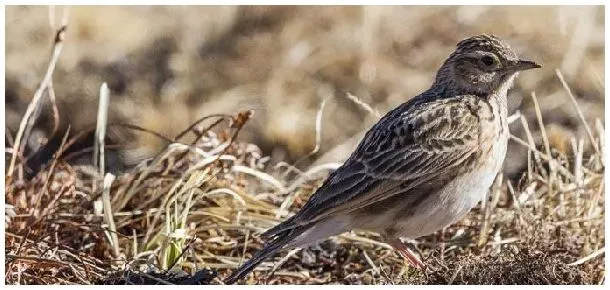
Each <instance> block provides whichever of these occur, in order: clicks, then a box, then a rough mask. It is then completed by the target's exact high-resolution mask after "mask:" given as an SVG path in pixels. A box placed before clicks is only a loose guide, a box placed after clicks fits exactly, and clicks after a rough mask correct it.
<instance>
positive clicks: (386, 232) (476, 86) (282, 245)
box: [225, 35, 540, 284]
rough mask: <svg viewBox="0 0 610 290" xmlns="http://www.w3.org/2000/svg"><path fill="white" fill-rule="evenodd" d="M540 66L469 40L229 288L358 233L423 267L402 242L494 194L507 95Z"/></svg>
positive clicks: (281, 227) (495, 42)
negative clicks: (274, 258)
mask: <svg viewBox="0 0 610 290" xmlns="http://www.w3.org/2000/svg"><path fill="white" fill-rule="evenodd" d="M534 68H540V65H538V64H536V63H535V62H532V61H528V60H521V59H519V58H518V57H517V55H516V54H515V52H514V51H513V50H512V49H511V48H510V47H509V46H508V45H507V44H506V43H505V42H504V41H502V40H501V39H499V38H498V37H496V36H493V35H478V36H473V37H470V38H467V39H464V40H462V41H460V42H459V43H458V44H457V48H456V49H455V51H454V52H453V53H452V54H451V55H450V56H449V58H447V60H445V62H444V63H443V64H442V66H441V67H440V69H439V70H438V72H437V74H436V78H435V81H434V83H433V84H432V86H431V87H430V88H429V89H428V90H426V91H425V92H423V93H421V94H420V95H418V96H416V97H414V98H412V99H410V100H409V101H407V102H405V103H403V104H401V105H399V106H398V107H397V108H395V109H393V110H392V111H390V112H389V113H387V114H386V115H385V116H384V117H383V118H381V119H380V120H379V122H378V123H377V124H375V125H374V126H373V127H372V128H371V129H370V130H369V131H368V132H367V133H366V135H365V137H364V138H363V140H362V141H361V142H360V144H359V145H358V147H357V148H356V150H355V151H354V152H353V153H352V154H351V155H350V157H349V158H348V159H347V161H345V163H344V164H343V165H342V166H341V167H340V168H338V169H337V170H336V171H334V172H333V173H332V174H331V175H330V176H329V177H328V178H327V179H326V180H325V182H324V183H323V184H322V186H321V187H320V188H319V189H318V190H317V191H316V192H315V193H314V194H313V195H312V196H311V198H310V199H309V201H308V202H307V203H306V204H305V205H304V206H303V208H301V210H300V211H299V212H297V213H296V214H295V215H294V216H292V217H291V218H289V219H287V220H286V221H284V222H282V223H280V224H278V225H277V226H275V227H273V228H271V229H270V230H268V231H266V232H265V233H263V234H262V235H261V237H263V239H265V241H266V244H265V246H264V248H263V249H261V250H260V251H258V252H257V253H255V254H254V256H253V257H252V258H251V259H250V260H249V261H247V262H246V263H245V264H243V265H242V266H241V267H239V269H237V270H235V271H234V272H233V273H232V274H231V275H230V276H229V277H228V278H227V279H226V280H225V283H227V284H232V283H235V282H236V281H238V280H239V279H241V278H242V277H244V276H245V275H246V274H248V273H249V272H251V271H252V270H254V268H255V267H256V266H257V265H258V264H260V263H261V262H262V261H263V260H265V259H267V258H268V257H270V256H271V255H273V254H275V253H277V252H278V251H280V250H281V249H288V248H295V247H303V246H306V245H309V244H312V243H315V242H317V241H320V240H322V239H326V238H328V237H330V236H334V235H338V234H341V233H343V232H346V231H350V230H354V229H358V230H366V231H374V232H378V233H379V234H380V235H381V236H382V237H383V238H384V240H385V241H386V242H387V243H388V244H390V245H391V246H392V247H393V248H394V249H396V250H397V251H398V252H399V253H400V254H401V255H402V256H403V257H404V258H405V259H406V261H407V262H409V263H410V264H412V265H414V266H416V267H418V268H421V267H422V266H423V263H422V262H421V261H420V260H419V258H418V257H417V256H416V255H415V254H414V253H412V252H411V251H410V250H409V248H408V247H407V245H406V244H404V243H403V242H402V241H401V238H407V239H414V238H418V237H421V236H425V235H429V234H431V233H434V232H435V231H438V230H440V229H442V228H444V227H446V226H448V225H451V224H453V223H455V222H457V221H459V220H460V219H461V218H462V217H463V216H464V215H465V214H466V213H468V211H470V209H471V208H473V207H474V206H475V205H476V204H477V203H478V202H479V201H480V200H481V199H483V198H484V197H485V196H486V194H487V191H488V190H489V188H490V187H491V185H492V183H493V181H494V179H495V177H496V175H497V174H498V172H499V171H500V169H501V167H502V163H503V162H504V157H505V156H506V146H507V142H508V136H509V132H508V124H507V99H506V98H507V92H508V90H509V89H510V88H511V87H512V86H513V82H514V80H515V77H516V76H517V75H518V73H519V72H520V71H524V70H529V69H534Z"/></svg>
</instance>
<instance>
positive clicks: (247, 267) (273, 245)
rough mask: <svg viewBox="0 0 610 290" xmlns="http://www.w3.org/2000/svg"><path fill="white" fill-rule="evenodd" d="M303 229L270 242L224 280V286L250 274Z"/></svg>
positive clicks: (286, 233)
mask: <svg viewBox="0 0 610 290" xmlns="http://www.w3.org/2000/svg"><path fill="white" fill-rule="evenodd" d="M303 231H304V229H293V230H291V231H289V232H285V233H284V234H283V235H282V236H280V237H278V238H276V239H275V240H273V241H271V242H270V243H269V244H267V245H265V247H264V248H263V249H261V250H259V251H258V252H256V253H255V254H254V256H253V257H252V258H251V259H250V260H248V261H247V262H246V263H245V264H243V265H242V266H241V267H239V268H238V269H237V270H235V271H234V272H233V273H231V275H230V276H229V277H227V278H226V279H225V280H224V283H225V284H234V283H235V282H237V281H238V280H239V279H241V278H243V277H244V276H246V275H248V273H250V272H252V270H254V268H256V266H258V265H259V264H260V263H262V262H263V261H264V260H266V259H267V258H268V257H269V256H271V255H273V254H275V253H277V252H278V251H280V250H281V249H282V248H283V247H284V246H286V245H287V244H288V243H290V242H291V241H292V240H293V239H294V238H296V237H297V236H298V235H300V234H301V233H303Z"/></svg>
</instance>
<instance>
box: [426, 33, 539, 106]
mask: <svg viewBox="0 0 610 290" xmlns="http://www.w3.org/2000/svg"><path fill="white" fill-rule="evenodd" d="M540 67H541V66H540V65H538V64H537V63H535V62H533V61H529V60H522V59H519V58H518V57H517V54H516V53H515V52H514V51H513V50H512V49H511V48H510V47H509V46H508V45H507V44H506V43H505V42H504V41H502V40H501V39H499V38H498V37H496V36H493V35H485V34H483V35H477V36H473V37H470V38H467V39H464V40H462V41H460V42H459V43H458V44H457V48H456V50H455V51H454V52H453V53H452V54H451V55H450V56H449V58H448V59H447V60H446V61H445V63H444V64H443V66H442V67H441V69H440V70H439V72H438V74H437V76H436V81H435V85H441V86H445V87H446V88H447V89H452V90H454V91H457V92H461V93H467V94H476V95H483V96H486V95H489V94H491V93H494V92H500V91H502V90H508V89H509V88H510V87H511V86H512V84H513V80H514V78H515V76H516V75H517V73H518V72H520V71H523V70H528V69H534V68H540Z"/></svg>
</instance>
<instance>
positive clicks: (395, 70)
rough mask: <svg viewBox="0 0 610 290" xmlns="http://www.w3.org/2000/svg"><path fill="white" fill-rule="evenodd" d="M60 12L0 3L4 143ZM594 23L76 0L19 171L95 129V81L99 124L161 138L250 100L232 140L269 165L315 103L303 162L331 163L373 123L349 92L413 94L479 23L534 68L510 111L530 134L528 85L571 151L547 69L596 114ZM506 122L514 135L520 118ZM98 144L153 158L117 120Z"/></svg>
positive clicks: (125, 160)
mask: <svg viewBox="0 0 610 290" xmlns="http://www.w3.org/2000/svg"><path fill="white" fill-rule="evenodd" d="M63 11H64V7H54V8H49V7H46V6H36V7H24V6H9V7H6V67H5V72H6V79H5V80H6V91H5V104H6V112H5V113H6V115H5V116H6V117H5V120H6V128H7V133H6V134H7V136H5V140H6V141H5V143H7V144H9V143H10V142H12V141H11V136H12V137H14V135H15V133H16V131H17V128H18V126H19V122H20V120H21V118H22V116H23V114H24V112H25V109H26V107H27V105H28V103H29V101H30V100H31V98H32V96H33V95H34V92H35V90H36V87H37V86H38V84H39V83H40V81H41V79H42V77H43V75H44V72H45V70H46V67H47V64H48V59H49V55H50V52H51V45H52V40H53V38H54V30H55V28H54V27H57V26H58V25H59V23H60V19H61V17H62V13H63ZM604 19H605V14H604V8H603V7H601V6H598V7H595V6H590V7H579V6H570V7H559V6H544V7H542V6H527V7H517V6H493V7H487V6H465V7H458V6H451V7H443V6H434V7H425V6H400V7H396V6H383V7H377V6H366V7H360V6H350V7H332V6H324V7H297V6H283V7H274V6H250V7H237V6H205V7H204V6H197V7H189V6H165V7H163V6H157V7H145V6H130V7H113V6H104V7H96V6H87V7H79V6H74V7H70V9H69V17H68V30H67V34H66V41H65V46H64V49H63V51H62V54H61V56H60V57H59V62H58V65H57V68H56V70H55V73H54V83H53V84H54V89H55V95H56V99H57V104H58V109H59V114H60V118H59V120H60V126H59V128H60V129H59V130H58V133H57V134H55V135H56V136H51V135H52V132H53V127H54V124H53V117H52V110H51V109H50V108H51V106H50V103H49V101H48V97H45V98H44V99H45V100H47V101H45V103H44V106H43V108H42V110H41V114H40V117H39V119H38V121H37V123H36V125H35V129H34V130H33V131H32V134H31V136H30V140H28V141H27V144H28V152H30V154H31V155H33V156H34V157H33V158H32V160H35V162H34V163H35V164H33V165H32V166H33V167H36V166H40V165H41V164H44V163H45V162H46V161H48V160H49V159H50V158H51V154H52V152H53V146H55V147H57V145H58V144H59V140H61V137H62V136H63V133H64V132H65V129H66V128H67V126H68V125H70V126H71V130H72V132H79V131H83V130H88V129H91V128H94V126H95V122H96V114H97V106H98V92H99V87H100V85H101V84H102V82H107V83H108V85H109V87H110V90H111V100H110V115H109V122H122V123H131V124H135V125H138V126H141V127H144V128H147V129H150V130H152V131H155V132H158V133H160V134H162V135H164V136H166V137H169V138H173V137H174V136H175V135H176V134H178V133H179V132H180V131H182V130H184V129H185V128H187V127H188V126H189V125H190V124H191V123H193V122H195V121H196V120H197V119H199V118H200V117H203V116H205V115H210V114H216V113H228V114H235V113H236V112H238V111H241V110H246V109H253V110H255V115H254V119H253V120H251V121H250V122H249V123H248V124H247V125H246V126H245V128H244V131H243V132H242V133H240V134H241V135H240V140H241V141H245V142H251V143H254V144H256V145H257V146H258V147H260V148H261V150H262V151H263V153H264V154H265V155H269V156H271V158H272V161H273V162H278V161H287V162H294V161H296V160H299V159H301V158H302V157H304V156H308V153H309V152H311V150H313V148H314V147H315V145H316V128H315V123H316V114H317V112H318V110H319V108H320V103H321V102H322V100H324V99H326V100H327V103H326V106H325V109H324V111H323V115H322V122H321V124H322V131H321V133H322V134H321V136H322V138H321V143H320V150H319V152H318V153H316V154H314V155H311V156H309V157H308V158H307V160H306V161H304V162H302V166H307V165H308V164H311V163H313V162H329V161H341V160H343V159H344V158H346V157H347V154H348V153H349V152H350V151H351V149H352V148H353V147H354V146H355V145H356V142H357V141H359V136H361V135H362V133H363V130H366V129H368V128H369V127H370V126H371V125H372V124H374V122H375V121H376V117H375V116H374V115H372V114H370V113H368V112H367V111H365V110H363V109H362V107H361V106H359V105H357V104H355V103H354V102H353V101H352V100H350V99H349V98H348V97H347V94H348V93H349V94H352V95H354V96H357V97H358V98H360V99H361V100H362V101H363V102H365V103H367V104H369V105H370V106H371V107H372V108H373V109H375V110H377V111H379V112H380V113H381V114H384V113H385V112H387V111H389V110H390V109H392V108H393V107H395V106H397V105H398V104H400V103H402V102H404V101H406V100H408V99H409V98H411V97H413V96H415V95H417V94H418V93H420V92H422V91H423V90H425V89H427V88H428V87H429V86H430V84H431V83H432V80H433V78H434V74H435V72H436V69H437V68H438V67H439V66H440V65H441V63H442V62H443V61H444V59H445V58H446V57H447V56H448V55H449V54H450V53H451V52H452V51H453V49H454V47H455V45H456V43H457V42H458V41H459V40H461V39H463V38H466V37H469V36H471V35H474V34H480V33H489V34H495V35H497V36H499V37H501V38H503V39H505V40H506V41H507V42H508V43H509V44H510V45H511V46H512V47H513V49H514V50H516V51H517V53H518V54H519V55H520V56H522V57H524V58H529V59H532V60H535V61H536V62H539V63H541V64H542V65H543V68H542V69H539V70H535V71H529V72H525V73H522V74H521V76H520V78H519V79H518V82H517V83H516V86H515V89H514V90H513V91H511V93H510V96H509V100H510V101H509V102H510V113H512V112H515V111H516V110H519V111H520V112H521V113H522V114H523V115H525V116H526V117H527V119H528V121H529V126H530V128H531V129H532V131H533V132H534V133H535V134H534V138H535V139H536V142H538V144H541V137H540V134H539V133H538V132H539V130H538V129H539V127H538V123H537V121H536V115H535V111H534V106H533V103H532V98H531V92H536V94H537V96H538V101H539V103H540V109H541V111H542V116H543V121H544V124H545V127H546V130H547V133H548V135H549V139H550V141H551V143H552V144H551V145H552V146H554V147H555V148H556V149H557V151H558V153H561V152H562V151H563V152H569V151H570V150H571V146H570V138H573V137H576V138H585V140H587V139H586V131H585V130H584V127H583V126H582V123H581V122H580V120H579V118H578V115H577V113H576V110H575V109H574V108H573V106H572V104H571V101H570V99H569V97H568V95H567V93H566V92H565V90H564V89H563V87H562V85H561V82H560V81H559V80H558V78H557V76H556V75H555V70H556V69H559V70H561V72H562V73H563V75H564V76H565V79H566V81H567V83H568V84H569V85H570V86H571V88H572V91H573V92H574V94H575V95H576V96H577V101H578V103H579V105H580V108H581V109H582V110H583V113H584V115H585V118H586V119H587V121H588V122H589V123H590V124H594V122H595V120H596V119H600V120H601V121H603V118H604V104H605V101H604V81H603V80H604V75H605V71H604V41H605V39H604ZM510 129H511V132H512V133H513V134H514V135H517V136H520V137H521V138H522V139H526V137H525V135H524V130H523V127H522V125H521V123H520V122H515V123H513V124H512V125H511V127H510ZM359 134H360V135H359ZM49 140H50V141H49ZM108 142H109V143H112V144H119V145H120V147H119V148H118V149H117V150H116V151H114V154H113V155H112V159H111V160H110V161H109V162H108V163H109V166H110V169H111V170H122V169H125V168H127V167H129V166H133V165H135V164H137V163H138V162H140V161H142V160H144V159H145V158H148V157H152V156H153V155H154V154H155V153H156V152H158V150H160V149H161V148H162V146H163V145H164V144H165V143H164V141H163V140H161V139H159V138H156V137H154V136H151V135H150V134H144V133H138V132H134V131H129V130H126V129H124V128H117V127H111V128H109V130H108ZM587 142H588V140H587ZM92 144H93V143H92V140H89V141H86V142H84V144H83V145H82V146H85V147H86V146H92ZM340 145H343V146H342V147H341V146H340ZM338 146H339V147H338ZM526 152H527V150H526V149H525V148H523V147H522V146H521V145H518V144H515V143H514V142H513V143H512V144H511V145H510V147H509V153H508V154H509V155H508V158H507V163H506V166H505V170H506V172H507V173H508V174H509V176H513V177H516V176H517V174H518V173H520V172H522V171H523V169H524V168H525V166H526V164H525V160H526V158H525V154H526Z"/></svg>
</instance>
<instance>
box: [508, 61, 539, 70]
mask: <svg viewBox="0 0 610 290" xmlns="http://www.w3.org/2000/svg"><path fill="white" fill-rule="evenodd" d="M541 67H542V66H541V65H539V64H537V63H535V62H533V61H530V60H518V61H516V62H513V63H511V64H510V65H509V66H508V69H509V70H512V71H515V72H517V71H522V70H528V69H534V68H541Z"/></svg>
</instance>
